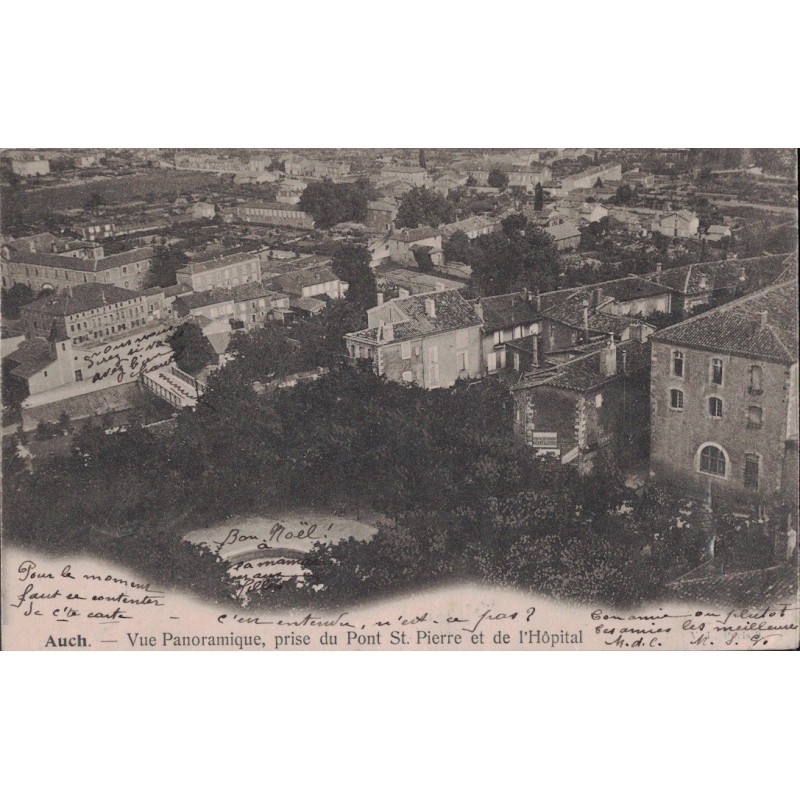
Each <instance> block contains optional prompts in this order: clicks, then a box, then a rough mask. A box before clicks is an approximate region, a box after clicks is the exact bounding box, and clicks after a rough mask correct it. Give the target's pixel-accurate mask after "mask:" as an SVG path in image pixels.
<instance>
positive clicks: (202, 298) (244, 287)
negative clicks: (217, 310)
mask: <svg viewBox="0 0 800 800" xmlns="http://www.w3.org/2000/svg"><path fill="white" fill-rule="evenodd" d="M262 297H269V298H270V299H276V300H277V299H279V298H281V297H286V295H282V294H280V293H278V292H274V291H272V290H271V289H267V287H266V286H264V284H263V283H259V282H257V281H252V282H250V283H243V284H240V285H239V286H230V287H225V288H223V287H218V288H216V289H209V290H208V291H205V292H194V293H193V294H190V295H187V296H186V297H182V298H181V299H180V302H181V303H185V304H186V306H187V307H188V308H189V309H194V308H205V307H206V306H213V305H217V304H218V303H229V302H234V303H243V302H245V301H247V300H256V299H258V298H262Z"/></svg>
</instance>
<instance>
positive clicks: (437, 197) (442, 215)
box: [395, 186, 456, 228]
mask: <svg viewBox="0 0 800 800" xmlns="http://www.w3.org/2000/svg"><path fill="white" fill-rule="evenodd" d="M455 219H456V213H455V207H454V206H453V204H452V203H451V202H450V200H449V199H448V198H446V197H445V196H444V195H443V194H439V192H434V191H433V190H432V189H426V188H425V187H424V186H415V187H414V188H413V189H411V190H410V191H408V192H406V193H405V194H404V195H403V197H402V198H401V200H400V205H399V206H398V208H397V219H396V220H395V224H396V225H397V227H398V228H421V227H423V226H425V225H430V226H431V227H433V228H435V227H437V226H439V225H443V224H446V223H448V222H455Z"/></svg>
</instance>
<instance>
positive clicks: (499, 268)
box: [472, 215, 560, 295]
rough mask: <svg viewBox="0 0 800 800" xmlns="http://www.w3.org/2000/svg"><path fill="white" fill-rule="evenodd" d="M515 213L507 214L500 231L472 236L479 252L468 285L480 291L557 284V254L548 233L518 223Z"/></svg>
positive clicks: (544, 288) (487, 292) (542, 287)
mask: <svg viewBox="0 0 800 800" xmlns="http://www.w3.org/2000/svg"><path fill="white" fill-rule="evenodd" d="M519 216H521V215H512V216H511V217H509V218H507V219H508V220H510V221H509V222H507V223H506V224H505V225H504V230H503V231H499V232H496V233H490V234H488V235H487V236H479V237H478V238H477V239H476V240H475V244H476V245H477V246H478V248H479V252H480V255H479V257H478V258H477V260H476V262H475V264H474V265H473V269H472V285H473V288H474V289H475V290H476V291H477V292H478V293H479V294H481V295H495V294H506V293H508V292H515V291H521V290H523V289H531V290H536V289H538V290H539V291H543V292H547V291H551V290H552V289H555V288H557V285H558V276H559V273H560V266H559V255H558V251H557V250H556V249H555V245H554V243H553V238H552V236H550V235H549V234H548V233H547V232H546V231H545V230H543V229H542V228H539V227H538V226H536V225H533V224H532V223H530V222H527V221H526V224H525V226H524V227H520V226H519V221H518V219H516V217H519ZM523 219H524V218H523Z"/></svg>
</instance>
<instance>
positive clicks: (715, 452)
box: [700, 444, 725, 477]
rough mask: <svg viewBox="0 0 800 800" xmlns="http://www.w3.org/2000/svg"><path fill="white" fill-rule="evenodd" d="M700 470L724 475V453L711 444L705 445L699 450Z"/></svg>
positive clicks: (710, 473)
mask: <svg viewBox="0 0 800 800" xmlns="http://www.w3.org/2000/svg"><path fill="white" fill-rule="evenodd" d="M700 472H706V473H708V474H709V475H719V476H720V477H724V476H725V453H723V452H722V450H720V449H719V448H718V447H714V445H713V444H709V445H706V447H704V448H703V449H702V450H701V451H700Z"/></svg>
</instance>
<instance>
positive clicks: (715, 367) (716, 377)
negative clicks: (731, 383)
mask: <svg viewBox="0 0 800 800" xmlns="http://www.w3.org/2000/svg"><path fill="white" fill-rule="evenodd" d="M711 383H714V384H716V385H717V386H722V359H721V358H712V359H711Z"/></svg>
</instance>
